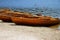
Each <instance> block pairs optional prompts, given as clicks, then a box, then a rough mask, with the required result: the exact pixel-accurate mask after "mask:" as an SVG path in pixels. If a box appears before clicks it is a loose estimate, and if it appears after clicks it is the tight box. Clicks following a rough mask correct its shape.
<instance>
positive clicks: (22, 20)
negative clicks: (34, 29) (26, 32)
mask: <svg viewBox="0 0 60 40" xmlns="http://www.w3.org/2000/svg"><path fill="white" fill-rule="evenodd" d="M11 19H12V21H13V22H14V23H15V24H18V25H19V24H20V25H32V26H51V25H55V24H58V23H59V22H60V20H59V19H57V18H52V17H48V16H40V17H11Z"/></svg>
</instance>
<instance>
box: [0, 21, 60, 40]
mask: <svg viewBox="0 0 60 40" xmlns="http://www.w3.org/2000/svg"><path fill="white" fill-rule="evenodd" d="M0 40H60V30H55V29H51V28H47V27H31V26H21V25H19V26H18V25H15V24H14V23H5V22H2V21H0Z"/></svg>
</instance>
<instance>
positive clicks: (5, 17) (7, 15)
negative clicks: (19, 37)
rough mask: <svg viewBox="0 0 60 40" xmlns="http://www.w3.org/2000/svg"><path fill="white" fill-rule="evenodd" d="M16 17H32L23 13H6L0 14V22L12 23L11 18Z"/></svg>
mask: <svg viewBox="0 0 60 40" xmlns="http://www.w3.org/2000/svg"><path fill="white" fill-rule="evenodd" d="M13 16H17V17H28V16H32V15H30V14H24V13H19V12H6V13H1V14H0V20H2V21H4V22H12V21H11V17H13Z"/></svg>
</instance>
